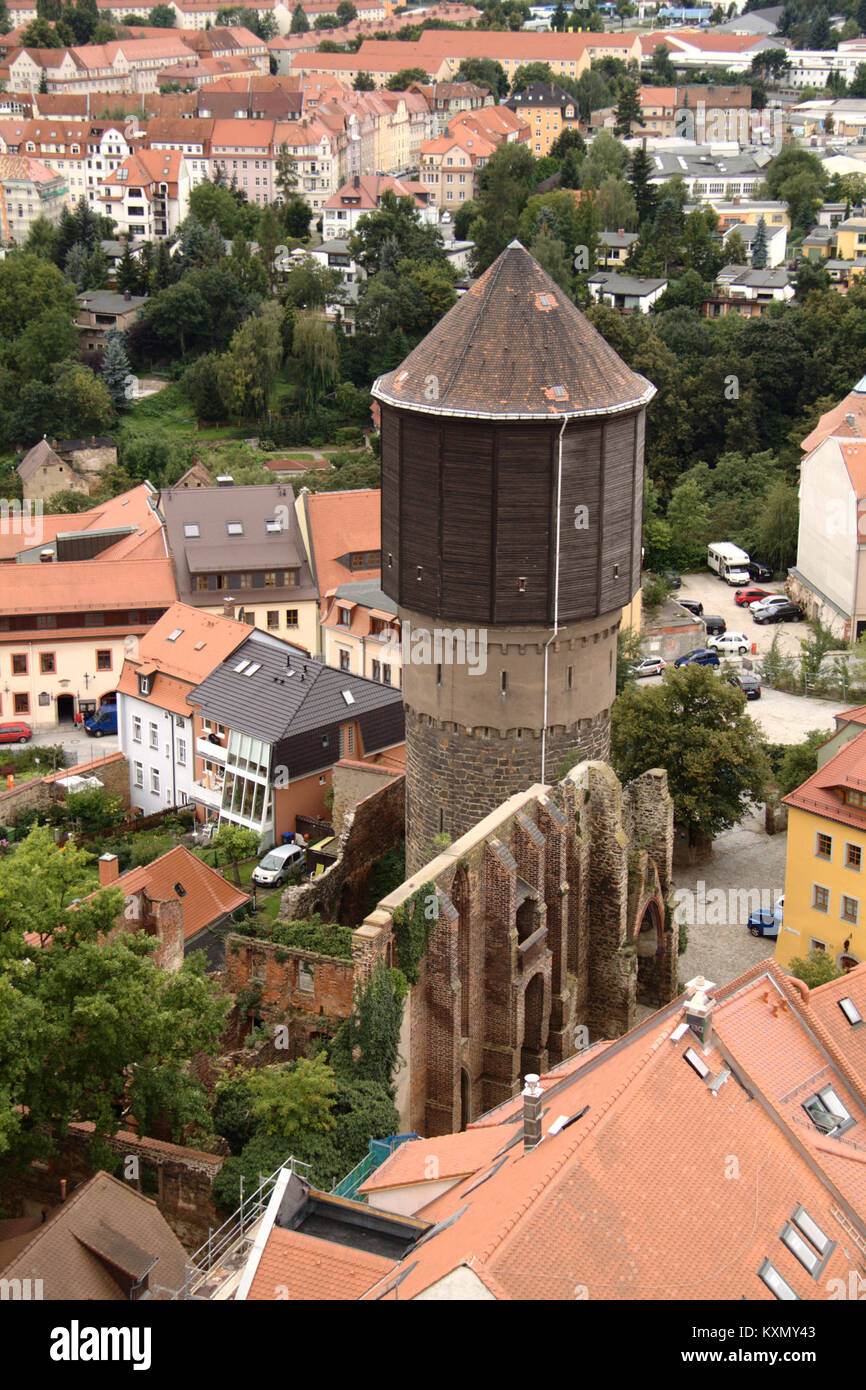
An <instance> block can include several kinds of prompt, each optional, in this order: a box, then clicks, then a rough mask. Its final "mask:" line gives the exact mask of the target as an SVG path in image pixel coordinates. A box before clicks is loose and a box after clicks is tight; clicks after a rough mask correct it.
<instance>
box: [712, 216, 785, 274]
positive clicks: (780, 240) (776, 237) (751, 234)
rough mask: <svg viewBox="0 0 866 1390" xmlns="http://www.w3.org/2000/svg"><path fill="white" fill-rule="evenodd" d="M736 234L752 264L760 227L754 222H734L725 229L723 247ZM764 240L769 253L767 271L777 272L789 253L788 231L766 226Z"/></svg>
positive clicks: (783, 227) (783, 228)
mask: <svg viewBox="0 0 866 1390" xmlns="http://www.w3.org/2000/svg"><path fill="white" fill-rule="evenodd" d="M734 233H736V234H737V236H738V237H739V238H740V240H741V241H742V243H743V245H744V246H745V248H746V258H747V261H748V264H749V265H751V264H752V252H753V250H754V246H755V238H756V237H757V235H758V226H757V224H756V223H754V222H732V223H730V224H729V225H728V226H727V227H725V229H724V231H723V232H722V245H723V246H725V245H726V244H727V241H728V238H729V237H732V236H733V235H734ZM764 240H765V243H766V251H767V264H766V266H765V267H764V269H765V270H775V269H777V268H778V267H779V266H782V265H784V263H785V259H786V257H787V253H788V229H787V227H785V226H781V227H768V226H767V225H766V223H765V224H764Z"/></svg>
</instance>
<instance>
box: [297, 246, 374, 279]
mask: <svg viewBox="0 0 866 1390" xmlns="http://www.w3.org/2000/svg"><path fill="white" fill-rule="evenodd" d="M310 255H311V256H312V258H313V260H314V261H317V262H318V264H319V265H321V266H323V267H324V268H325V269H326V270H335V271H336V272H337V274H338V275H339V276H340V279H341V280H342V281H343V283H344V284H346V285H354V284H357V283H358V282H359V281H360V280H363V279H365V278H366V277H365V275H364V271H363V270H362V268H361V266H359V265H358V263H357V261H355V260H354V259H353V257H352V255H351V253H350V251H349V240H348V237H335V238H334V240H333V241H323V242H322V243H321V245H319V246H314V247H312V248H311V249H310Z"/></svg>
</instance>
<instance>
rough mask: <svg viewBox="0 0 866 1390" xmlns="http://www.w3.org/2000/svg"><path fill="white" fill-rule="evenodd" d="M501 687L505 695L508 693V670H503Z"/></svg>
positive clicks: (500, 681)
mask: <svg viewBox="0 0 866 1390" xmlns="http://www.w3.org/2000/svg"><path fill="white" fill-rule="evenodd" d="M499 688H500V690H501V691H502V694H503V695H507V694H508V672H507V671H503V672H502V675H501V677H500V680H499Z"/></svg>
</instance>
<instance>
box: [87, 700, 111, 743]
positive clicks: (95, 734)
mask: <svg viewBox="0 0 866 1390" xmlns="http://www.w3.org/2000/svg"><path fill="white" fill-rule="evenodd" d="M84 727H85V729H86V730H87V732H88V733H89V734H90V735H91V737H92V738H102V735H103V734H116V733H117V706H116V705H109V706H108V707H107V708H106V709H101V710H100V711H99V713H98V714H95V715H94V716H93V718H92V719H87V720H85V723H84Z"/></svg>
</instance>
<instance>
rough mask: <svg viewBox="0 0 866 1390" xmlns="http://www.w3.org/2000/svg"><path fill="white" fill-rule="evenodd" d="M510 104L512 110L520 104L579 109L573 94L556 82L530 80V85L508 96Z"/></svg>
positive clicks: (508, 104)
mask: <svg viewBox="0 0 866 1390" xmlns="http://www.w3.org/2000/svg"><path fill="white" fill-rule="evenodd" d="M505 104H506V106H510V107H511V110H512V111H516V110H517V108H518V107H520V106H538V107H552V106H555V107H558V108H561V107H565V106H571V107H573V108H574V110H575V111H576V110H577V103H576V101H575V99H574V97H573V96H570V95H569V93H568V92H566V91H565V90H564V89H563V88H562V87H560V86H559V85H558V83H556V82H530V84H529V86H528V87H523V88H522V89H521V90H520V91H519V92H515V93H514V95H513V96H511V97H509V98H508V101H507V102H506V103H505Z"/></svg>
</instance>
